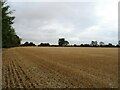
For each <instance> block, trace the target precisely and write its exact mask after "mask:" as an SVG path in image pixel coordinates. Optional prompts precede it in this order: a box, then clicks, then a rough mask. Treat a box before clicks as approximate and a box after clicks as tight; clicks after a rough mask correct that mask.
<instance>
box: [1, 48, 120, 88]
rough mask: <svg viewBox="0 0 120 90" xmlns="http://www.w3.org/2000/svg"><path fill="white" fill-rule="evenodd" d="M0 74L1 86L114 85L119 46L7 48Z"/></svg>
mask: <svg viewBox="0 0 120 90" xmlns="http://www.w3.org/2000/svg"><path fill="white" fill-rule="evenodd" d="M2 78H3V88H7V87H8V88H23V87H24V88H65V87H68V88H113V87H114V88H115V87H118V49H117V48H85V47H84V48H80V47H18V48H11V49H6V50H4V51H3V77H2Z"/></svg>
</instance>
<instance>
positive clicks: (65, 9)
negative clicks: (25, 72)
mask: <svg viewBox="0 0 120 90" xmlns="http://www.w3.org/2000/svg"><path fill="white" fill-rule="evenodd" d="M8 1H9V2H8V4H9V5H10V7H11V10H15V12H14V13H13V15H14V16H15V17H16V18H15V21H14V22H15V23H14V25H13V27H14V28H15V30H16V33H17V34H18V35H19V36H20V37H21V38H22V43H23V42H25V41H32V42H34V43H36V44H39V43H41V42H48V43H50V44H58V39H59V38H62V37H63V38H65V39H66V40H68V41H69V43H70V44H81V43H90V42H91V41H92V40H97V41H98V42H99V41H103V42H105V43H106V44H107V43H110V42H111V43H113V44H116V43H117V41H118V1H117V0H79V2H78V1H77V0H74V1H73V0H71V1H70V0H69V1H68V0H67V1H66V2H62V1H63V0H62V1H61V0H56V1H55V0H52V1H51V0H29V1H28V0H21V1H18V0H8ZM43 1H44V2H43ZM48 1H49V2H48ZM64 1H65V0H64Z"/></svg>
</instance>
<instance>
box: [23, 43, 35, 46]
mask: <svg viewBox="0 0 120 90" xmlns="http://www.w3.org/2000/svg"><path fill="white" fill-rule="evenodd" d="M21 46H36V45H35V44H34V43H33V42H30V43H29V42H25V43H24V44H22V45H21Z"/></svg>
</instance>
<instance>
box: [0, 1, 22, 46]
mask: <svg viewBox="0 0 120 90" xmlns="http://www.w3.org/2000/svg"><path fill="white" fill-rule="evenodd" d="M0 3H2V5H1V9H2V47H3V48H10V47H16V46H19V45H20V42H21V39H20V37H19V36H18V35H17V34H16V33H15V29H14V28H13V27H12V24H13V23H14V19H15V16H12V13H13V11H9V8H10V6H9V5H7V3H6V2H0Z"/></svg>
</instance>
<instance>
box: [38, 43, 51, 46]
mask: <svg viewBox="0 0 120 90" xmlns="http://www.w3.org/2000/svg"><path fill="white" fill-rule="evenodd" d="M38 46H50V44H49V43H41V44H39V45H38Z"/></svg>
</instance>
